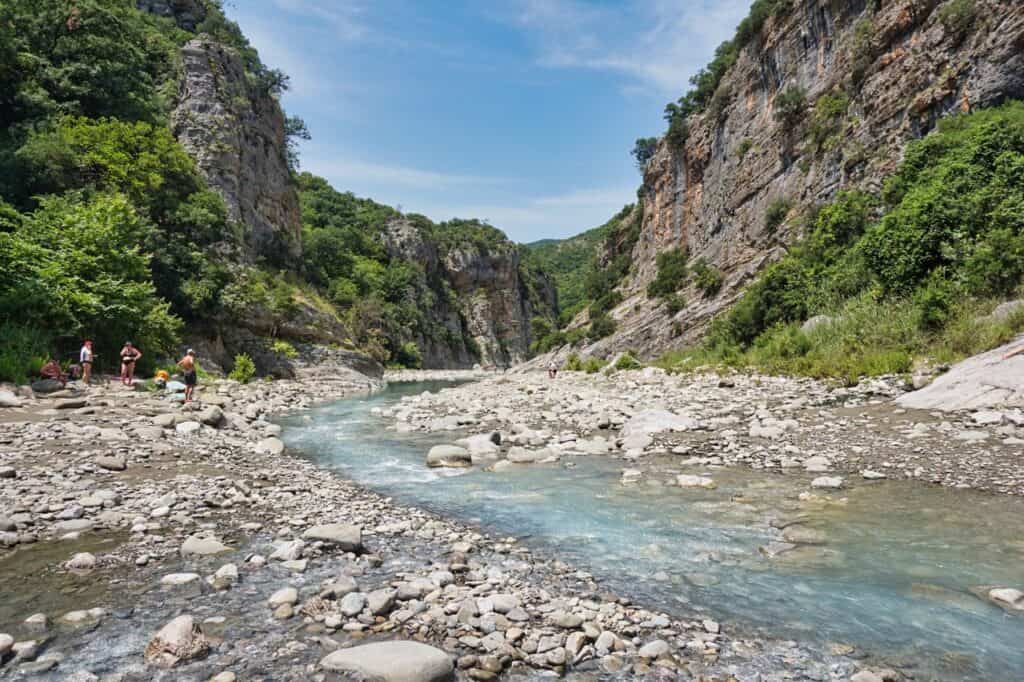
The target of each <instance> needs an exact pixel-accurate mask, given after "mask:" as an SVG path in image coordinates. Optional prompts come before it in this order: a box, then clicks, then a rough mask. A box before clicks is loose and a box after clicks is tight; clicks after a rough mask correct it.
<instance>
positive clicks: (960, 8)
mask: <svg viewBox="0 0 1024 682" xmlns="http://www.w3.org/2000/svg"><path fill="white" fill-rule="evenodd" d="M938 16H939V22H940V23H941V24H942V27H943V28H944V29H945V30H946V33H948V34H950V35H951V36H953V37H954V39H955V40H962V39H963V37H964V35H966V33H967V32H968V31H969V30H971V27H972V26H974V22H975V20H976V19H977V17H978V8H977V5H976V4H975V0H949V2H947V3H946V4H945V5H943V6H942V7H940V8H939V12H938Z"/></svg>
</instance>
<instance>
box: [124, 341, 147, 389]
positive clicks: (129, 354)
mask: <svg viewBox="0 0 1024 682" xmlns="http://www.w3.org/2000/svg"><path fill="white" fill-rule="evenodd" d="M141 357H142V351H140V350H139V349H138V348H136V347H135V346H133V345H132V342H131V341H125V342H124V348H122V349H121V383H122V384H124V385H125V386H131V385H132V382H133V381H134V380H135V363H136V362H138V361H139V358H141Z"/></svg>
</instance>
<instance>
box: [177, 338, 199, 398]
mask: <svg viewBox="0 0 1024 682" xmlns="http://www.w3.org/2000/svg"><path fill="white" fill-rule="evenodd" d="M178 367H181V368H182V369H183V370H185V402H186V403H190V402H192V396H193V394H194V393H195V391H196V352H195V351H194V350H192V349H191V348H189V349H188V352H187V353H185V357H183V358H182V359H181V360H179V361H178Z"/></svg>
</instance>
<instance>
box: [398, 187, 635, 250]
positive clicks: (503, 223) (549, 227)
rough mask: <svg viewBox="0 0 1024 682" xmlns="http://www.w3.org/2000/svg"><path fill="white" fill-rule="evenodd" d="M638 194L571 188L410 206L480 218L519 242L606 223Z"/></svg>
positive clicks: (438, 214)
mask: <svg viewBox="0 0 1024 682" xmlns="http://www.w3.org/2000/svg"><path fill="white" fill-rule="evenodd" d="M635 197H636V188H635V187H632V186H625V185H623V186H616V187H597V188H585V189H576V190H571V191H568V192H565V193H562V194H555V195H545V196H538V197H533V198H528V199H525V200H522V201H513V202H505V201H498V202H486V203H466V204H454V205H430V204H429V203H421V204H420V205H416V206H414V205H412V204H410V205H409V207H408V208H409V209H410V210H415V211H418V212H420V213H424V214H426V215H428V216H430V217H431V218H433V219H434V220H448V219H451V218H479V219H481V220H486V221H488V222H489V223H490V224H491V225H494V226H495V227H498V228H501V229H502V230H504V231H505V232H506V233H507V234H508V235H509V236H510V237H511V238H512V239H514V240H516V241H522V242H528V241H533V240H536V239H541V238H545V237H556V236H564V235H569V234H576V233H578V232H582V231H583V230H586V229H589V228H591V227H595V226H597V225H600V224H602V223H604V222H605V221H606V220H608V219H609V218H610V217H612V216H613V215H614V214H615V213H616V212H618V211H619V209H621V208H622V207H623V206H624V205H625V204H627V203H629V202H630V201H632V200H633V199H635Z"/></svg>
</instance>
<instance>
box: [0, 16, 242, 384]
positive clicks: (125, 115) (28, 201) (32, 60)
mask: <svg viewBox="0 0 1024 682" xmlns="http://www.w3.org/2000/svg"><path fill="white" fill-rule="evenodd" d="M204 23H205V26H206V27H207V28H210V29H211V30H214V29H216V30H219V31H221V32H222V33H224V34H225V36H228V35H229V34H230V37H232V39H233V40H235V41H239V40H244V39H240V36H241V33H240V32H239V31H238V30H237V27H236V26H234V25H233V24H232V23H231V22H229V21H227V20H226V19H225V18H224V16H223V14H222V13H221V12H220V9H219V6H218V5H216V4H215V3H212V2H211V3H208V7H207V21H206V22H204ZM190 37H191V34H189V33H188V32H186V31H183V30H181V29H179V28H178V27H177V26H176V25H175V24H174V23H173V21H171V20H170V19H166V18H161V17H156V16H153V15H150V14H147V13H143V12H139V11H137V10H136V9H135V7H134V3H129V2H109V1H103V0H76V1H75V2H70V1H68V0H32V1H31V2H29V1H28V0H9V1H8V2H5V3H4V5H3V12H2V14H0V207H2V210H0V223H2V226H0V240H2V246H0V260H2V265H0V268H2V269H3V271H4V272H3V274H2V275H0V277H2V278H3V286H2V287H0V317H2V318H3V319H4V320H6V321H7V322H6V327H5V330H6V331H5V335H6V336H8V337H9V338H13V339H21V340H24V339H31V340H32V343H31V344H29V345H31V346H33V348H34V350H32V351H30V352H25V351H22V352H21V353H20V356H21V359H20V361H19V360H13V359H12V360H11V361H10V362H5V363H3V364H4V367H0V378H25V377H26V372H28V374H29V375H30V374H31V371H32V370H33V369H34V368H33V365H34V363H35V361H34V360H32V356H34V355H38V354H39V353H43V354H46V355H49V354H53V353H55V352H56V354H57V355H60V356H61V357H64V358H66V357H67V356H66V355H65V354H68V355H70V353H71V351H72V349H75V348H77V346H78V344H79V342H80V340H81V337H82V336H90V337H92V338H94V339H96V340H97V348H98V349H99V350H98V353H99V360H100V363H101V364H103V363H104V362H106V363H113V362H114V357H113V356H114V350H111V349H116V348H118V347H120V345H121V343H122V342H123V341H124V340H125V339H126V338H131V339H132V340H134V341H135V342H136V343H138V344H139V345H140V346H141V347H143V348H144V349H146V350H151V351H153V353H152V354H150V353H147V354H146V361H147V362H148V361H149V360H151V359H153V357H154V355H155V354H156V353H158V352H159V351H162V350H167V349H169V347H170V346H171V344H173V343H174V341H175V340H176V336H177V332H178V329H179V328H180V322H179V319H178V316H182V317H186V318H187V317H192V316H194V315H196V314H199V313H200V312H201V311H202V312H204V313H205V312H208V311H209V309H210V307H211V306H214V307H215V306H216V300H215V299H216V293H217V292H218V291H219V290H220V289H221V287H222V286H223V284H224V282H225V277H226V275H225V273H224V272H222V271H221V269H220V268H217V267H213V266H209V265H207V260H206V259H205V258H204V257H203V256H204V255H205V254H204V251H205V250H206V249H207V248H209V247H211V246H212V245H213V244H214V243H221V242H231V241H232V235H233V231H232V228H231V226H229V225H228V224H227V217H226V215H227V212H226V209H225V207H224V205H223V202H222V201H221V200H220V198H219V197H218V196H217V195H216V194H214V193H213V192H210V191H209V190H208V189H207V188H206V186H205V183H203V181H202V180H201V178H200V177H199V175H198V173H197V172H196V169H195V166H194V164H193V162H192V160H191V159H190V158H189V156H188V155H187V154H186V153H185V152H184V151H183V150H182V149H181V148H180V146H178V144H177V143H176V142H175V141H174V139H173V138H172V137H171V135H170V133H169V131H168V130H167V128H166V122H167V118H168V113H169V110H170V105H171V101H172V98H173V97H174V95H175V93H176V91H177V68H178V61H177V60H178V51H179V48H180V47H181V45H182V44H183V43H184V42H185V41H186V40H188V39H189V38H190ZM233 44H238V45H239V46H243V45H242V43H241V42H236V43H233ZM243 47H244V46H243ZM247 63H249V64H251V65H252V68H253V69H254V72H261V70H262V65H261V64H259V61H258V58H256V57H255V52H252V56H251V58H250V59H248V61H247ZM172 308H173V311H174V314H172V313H171V309H172ZM43 329H45V330H47V331H45V332H43V331H40V330H43ZM44 339H45V341H44ZM18 343H20V341H19V342H18ZM44 347H45V351H44V350H43V348H44ZM104 348H105V349H106V350H105V351H104V350H102V349H104Z"/></svg>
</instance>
